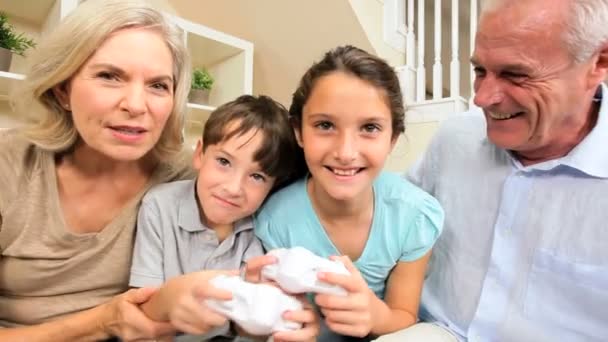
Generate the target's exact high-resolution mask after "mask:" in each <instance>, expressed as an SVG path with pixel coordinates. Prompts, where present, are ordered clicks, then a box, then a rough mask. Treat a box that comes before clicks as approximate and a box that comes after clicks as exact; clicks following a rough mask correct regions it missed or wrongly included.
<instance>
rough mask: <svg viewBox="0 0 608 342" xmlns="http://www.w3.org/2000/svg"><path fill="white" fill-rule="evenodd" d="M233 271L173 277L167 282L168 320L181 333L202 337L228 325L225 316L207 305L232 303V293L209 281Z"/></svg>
mask: <svg viewBox="0 0 608 342" xmlns="http://www.w3.org/2000/svg"><path fill="white" fill-rule="evenodd" d="M220 274H229V275H234V274H235V272H230V271H200V272H195V273H190V274H187V275H184V276H180V277H177V278H174V279H172V280H170V281H169V282H167V290H168V291H167V292H166V295H164V296H163V303H164V305H165V306H166V307H167V314H168V319H169V321H170V322H171V324H172V325H173V326H174V327H175V328H176V329H179V330H180V331H182V332H184V333H187V334H193V335H200V334H204V333H206V332H208V331H210V330H211V329H213V328H215V327H218V326H222V325H223V324H225V323H226V322H227V319H226V317H224V316H223V315H221V314H219V313H217V312H215V311H213V310H211V309H210V308H208V307H207V306H206V305H205V303H204V302H205V299H218V300H230V299H232V293H230V292H229V291H226V290H222V289H218V288H215V287H213V286H212V285H211V284H210V283H209V280H210V279H211V278H213V277H215V276H217V275H220Z"/></svg>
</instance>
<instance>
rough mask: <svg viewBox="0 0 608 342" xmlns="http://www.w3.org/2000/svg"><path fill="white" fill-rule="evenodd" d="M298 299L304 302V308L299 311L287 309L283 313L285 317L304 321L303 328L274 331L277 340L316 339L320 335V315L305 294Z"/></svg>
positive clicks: (279, 341)
mask: <svg viewBox="0 0 608 342" xmlns="http://www.w3.org/2000/svg"><path fill="white" fill-rule="evenodd" d="M298 299H299V300H300V302H302V305H303V306H304V308H303V309H302V310H298V311H286V312H285V313H283V318H284V319H286V320H290V321H294V322H298V323H302V328H301V329H298V330H293V331H280V332H276V333H274V334H273V335H272V336H273V340H274V341H275V342H283V341H286V342H287V341H294V342H295V341H298V342H299V341H302V342H304V341H316V337H317V336H318V335H319V316H318V315H317V313H316V311H315V310H314V308H313V307H312V305H311V304H310V303H309V302H308V301H307V300H306V298H305V297H304V295H301V296H298Z"/></svg>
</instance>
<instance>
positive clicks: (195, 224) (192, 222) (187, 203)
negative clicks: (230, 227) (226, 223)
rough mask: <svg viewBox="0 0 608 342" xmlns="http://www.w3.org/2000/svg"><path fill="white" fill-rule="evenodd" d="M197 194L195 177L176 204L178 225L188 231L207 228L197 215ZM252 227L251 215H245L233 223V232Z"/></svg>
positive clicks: (198, 230)
mask: <svg viewBox="0 0 608 342" xmlns="http://www.w3.org/2000/svg"><path fill="white" fill-rule="evenodd" d="M199 210H200V209H199V205H198V196H197V195H196V179H194V180H193V181H192V184H191V185H190V186H189V187H188V190H187V192H186V194H185V196H184V197H182V198H181V199H180V200H179V205H178V213H177V215H178V217H177V224H178V226H179V227H180V228H181V229H183V230H186V231H188V232H191V233H193V232H200V231H204V230H208V229H209V228H208V227H207V226H205V225H204V224H203V223H202V222H201V218H200V216H199ZM250 229H253V220H252V218H251V216H248V217H245V218H243V219H241V220H239V221H237V222H235V223H234V233H235V234H236V233H240V232H241V231H244V230H250Z"/></svg>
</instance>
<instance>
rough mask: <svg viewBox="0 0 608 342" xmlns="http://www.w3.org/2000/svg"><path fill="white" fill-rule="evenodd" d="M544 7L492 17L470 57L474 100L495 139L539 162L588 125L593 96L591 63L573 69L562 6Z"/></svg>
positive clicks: (537, 4)
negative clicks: (537, 158) (563, 38)
mask: <svg viewBox="0 0 608 342" xmlns="http://www.w3.org/2000/svg"><path fill="white" fill-rule="evenodd" d="M541 3H542V2H541V1H532V2H527V3H524V2H522V3H521V4H519V3H518V4H515V5H513V6H509V7H507V8H503V9H501V10H498V11H496V12H490V13H486V14H485V15H484V16H483V17H482V19H481V21H480V25H479V31H478V33H477V36H476V40H475V51H474V53H473V57H472V63H473V66H474V68H475V74H476V78H475V83H474V88H475V93H476V94H475V99H474V102H475V104H476V105H477V106H479V107H481V108H482V109H483V111H484V114H485V117H486V120H487V133H488V138H489V140H490V141H492V142H493V143H494V144H496V145H497V146H499V147H501V148H505V149H508V150H512V151H515V152H517V153H519V154H521V155H529V156H534V157H539V158H540V159H542V158H543V157H544V156H546V155H547V154H551V153H552V152H551V151H552V150H553V149H555V148H556V147H557V146H560V145H566V144H568V140H572V135H573V134H575V133H576V131H577V130H580V129H581V127H583V126H584V125H585V123H586V122H587V121H586V120H587V119H588V116H587V113H588V108H589V107H588V106H589V103H590V101H589V98H590V94H592V93H593V91H594V90H595V89H593V88H594V87H595V86H592V85H591V84H590V83H591V82H589V80H588V77H587V75H588V74H589V70H590V68H591V67H592V64H593V63H592V62H591V61H590V62H585V63H578V64H577V63H575V62H574V60H573V58H572V57H571V56H570V54H569V53H568V50H567V48H566V46H565V45H564V43H563V40H562V36H563V29H564V26H563V22H564V18H563V14H562V13H565V9H564V8H562V7H564V4H563V3H564V2H563V1H559V2H556V4H555V6H544V7H543V6H541V5H542V4H541ZM547 3H548V2H545V3H544V4H545V5H546V4H547ZM558 3H559V4H558ZM530 13H533V14H532V15H530Z"/></svg>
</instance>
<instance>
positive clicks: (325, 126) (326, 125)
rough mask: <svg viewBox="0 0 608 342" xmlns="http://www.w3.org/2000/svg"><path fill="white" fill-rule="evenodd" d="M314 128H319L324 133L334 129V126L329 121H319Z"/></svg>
mask: <svg viewBox="0 0 608 342" xmlns="http://www.w3.org/2000/svg"><path fill="white" fill-rule="evenodd" d="M315 127H317V128H319V129H322V130H324V131H327V130H330V129H332V128H333V127H334V124H332V123H331V122H329V121H321V122H317V123H316V124H315Z"/></svg>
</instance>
